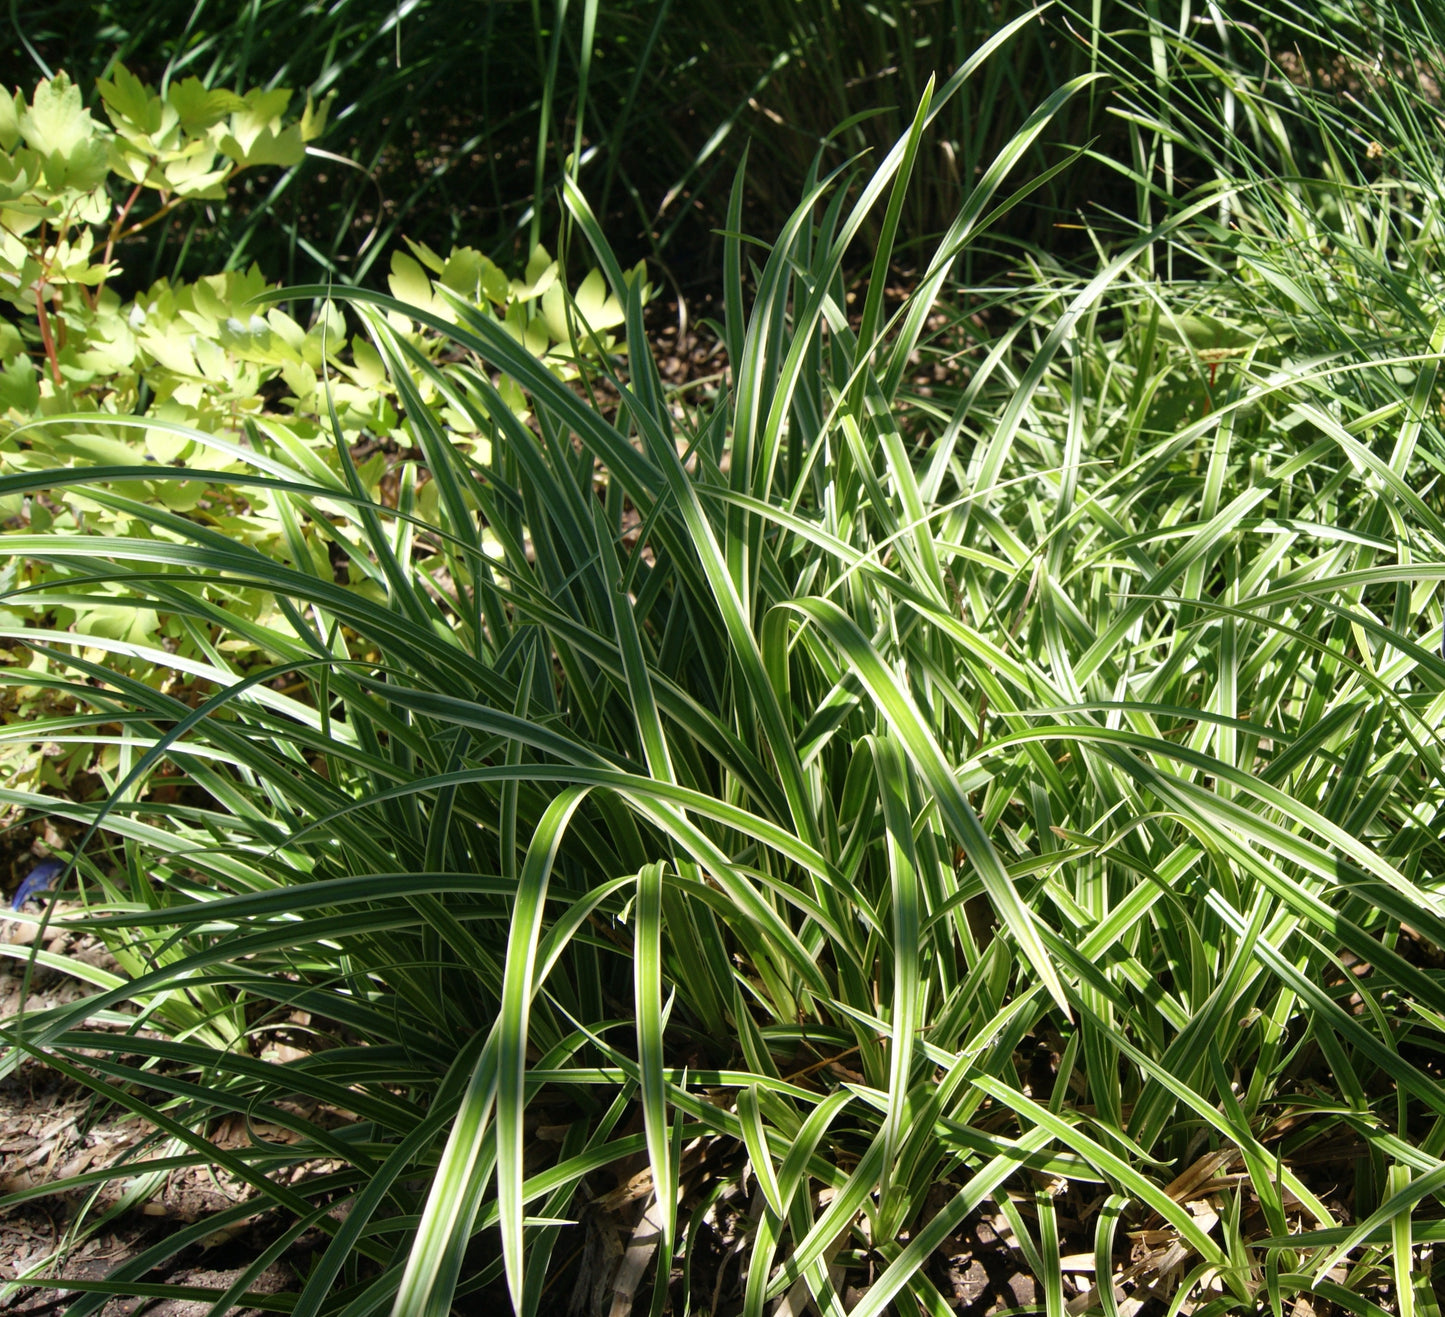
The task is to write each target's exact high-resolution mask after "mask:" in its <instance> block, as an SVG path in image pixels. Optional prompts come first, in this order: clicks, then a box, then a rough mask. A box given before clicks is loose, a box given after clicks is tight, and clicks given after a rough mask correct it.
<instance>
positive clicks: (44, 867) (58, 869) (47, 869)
mask: <svg viewBox="0 0 1445 1317" xmlns="http://www.w3.org/2000/svg"><path fill="white" fill-rule="evenodd" d="M64 872H65V865H64V864H62V863H61V862H60V861H59V860H41V861H40V863H39V864H37V865H36V866H35V867H34V868H33V869H32V870H31V871H30V872H29V873H28V874H26V875H25V881H24V882H22V883H21V884H20V890H19V891H18V892H16V893H15V899H14V900H13V901H12V902H11V903H10V908H11V909H12V910H22V909H24V907H25V903H26V902H27V901H28V900H30V898H31V897H34V898H35V899H36V900H39V899H40V897H41V896H43V895H44V894H45V893H46V892H48V891H49V890H50V884H51V883H53V882H54V881H55V880H56V879H57V878H59V877H60V875H61V874H62V873H64Z"/></svg>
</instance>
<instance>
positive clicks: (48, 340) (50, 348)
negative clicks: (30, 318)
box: [35, 279, 65, 389]
mask: <svg viewBox="0 0 1445 1317" xmlns="http://www.w3.org/2000/svg"><path fill="white" fill-rule="evenodd" d="M40 285H41V280H39V279H37V280H36V281H35V315H36V317H37V318H38V319H39V321H40V341H41V343H42V344H44V346H45V359H46V360H47V361H49V362H50V374H51V377H52V378H53V379H54V380H55V387H56V388H57V389H63V388H64V387H65V381H64V380H62V379H61V378H60V358H59V357H58V356H57V355H56V353H55V338H54V336H53V335H52V334H51V332H50V316H49V314H48V313H47V312H46V310H45V297H44V295H43V294H42V293H41V291H40Z"/></svg>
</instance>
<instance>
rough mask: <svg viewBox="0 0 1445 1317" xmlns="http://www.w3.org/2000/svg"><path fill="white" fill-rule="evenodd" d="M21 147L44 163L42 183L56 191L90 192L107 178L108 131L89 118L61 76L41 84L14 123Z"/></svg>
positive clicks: (77, 93) (77, 94)
mask: <svg viewBox="0 0 1445 1317" xmlns="http://www.w3.org/2000/svg"><path fill="white" fill-rule="evenodd" d="M19 127H20V132H21V133H22V135H23V136H24V138H25V141H26V144H27V145H28V146H29V147H30V148H31V149H32V150H33V151H34V152H35V153H36V154H37V155H38V156H40V158H41V160H42V161H43V162H44V168H45V181H46V183H47V185H48V186H49V187H50V188H52V189H53V190H55V191H57V192H58V191H61V190H63V189H66V188H71V189H74V190H75V191H77V192H89V191H91V190H93V189H94V188H97V187H99V186H100V185H101V184H102V183H103V182H104V181H105V178H106V175H107V174H108V173H109V172H110V143H109V140H108V135H109V130H108V129H106V128H105V127H103V126H102V125H101V124H99V123H97V122H96V121H95V120H94V119H93V118H91V115H90V111H89V110H87V109H86V108H85V105H84V103H83V102H82V100H81V97H80V88H79V87H76V86H75V85H74V84H73V83H72V82H71V81H70V79H69V78H67V77H66V76H65V74H64V73H57V74H56V75H55V77H54V78H51V79H48V80H46V81H44V82H42V83H41V84H40V85H39V86H38V87H36V89H35V95H34V96H33V97H32V99H31V102H30V105H29V107H28V108H27V109H25V110H24V111H23V113H21V115H20V117H19Z"/></svg>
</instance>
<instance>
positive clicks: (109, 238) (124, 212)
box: [91, 183, 141, 306]
mask: <svg viewBox="0 0 1445 1317" xmlns="http://www.w3.org/2000/svg"><path fill="white" fill-rule="evenodd" d="M140 192H141V185H140V184H139V183H137V184H136V185H135V187H133V188H132V189H131V191H130V196H128V197H127V198H126V199H125V205H124V206H122V207H121V210H120V214H119V215H117V216H116V217H115V223H114V224H112V225H111V226H110V232H109V233H108V234H106V237H105V252H104V254H103V255H102V256H101V258H100V264H101V269H102V271H104V272H105V273H102V274H101V276H100V282H99V283H98V284H96V286H95V292H94V294H93V295H92V298H93V300H92V302H91V305H92V306H94V305H95V303H97V302H99V301H100V295H101V293H102V292H104V291H105V280H106V274H108V273H109V271H110V254H111V252H113V251H114V250H115V240H116V239H117V238H118V237H120V231H121V230H122V229H123V228H124V227H125V221H126V216H128V215H129V214H130V208H131V207H132V206H134V205H135V203H136V198H137V197H139V196H140Z"/></svg>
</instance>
